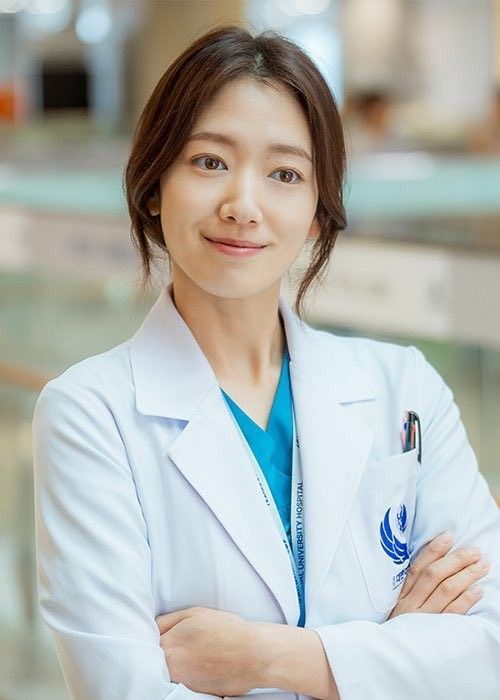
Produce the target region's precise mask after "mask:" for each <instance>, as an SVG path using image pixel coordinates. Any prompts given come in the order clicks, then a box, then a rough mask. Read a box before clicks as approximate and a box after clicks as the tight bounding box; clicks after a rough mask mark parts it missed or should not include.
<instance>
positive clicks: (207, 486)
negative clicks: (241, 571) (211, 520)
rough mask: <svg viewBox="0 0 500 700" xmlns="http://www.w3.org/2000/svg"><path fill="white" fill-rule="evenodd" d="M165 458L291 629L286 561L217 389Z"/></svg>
mask: <svg viewBox="0 0 500 700" xmlns="http://www.w3.org/2000/svg"><path fill="white" fill-rule="evenodd" d="M169 457H170V458H171V459H172V460H173V462H174V463H175V464H176V466H177V468H178V469H180V471H181V472H182V473H183V474H184V476H185V477H186V479H187V480H188V481H189V482H190V484H191V485H192V486H193V488H194V489H196V491H197V492H198V493H199V495H200V496H201V497H202V498H203V500H204V501H205V503H206V504H207V505H208V506H209V508H210V509H211V510H212V512H213V513H214V514H215V516H216V517H217V518H218V519H219V521H220V522H221V523H222V525H223V526H224V528H225V530H226V531H227V533H228V534H229V535H230V537H231V538H232V540H233V541H234V542H235V544H236V545H237V546H238V547H239V549H240V550H241V552H242V553H243V555H244V556H245V557H246V559H247V560H248V561H249V562H250V564H251V565H252V566H253V568H254V569H255V571H256V572H257V573H258V575H259V576H260V577H261V578H262V579H263V580H264V581H265V582H266V584H267V586H268V587H269V589H270V590H271V591H272V593H273V594H274V596H275V598H276V600H277V601H278V603H279V605H280V607H281V609H282V611H283V614H284V617H285V619H286V621H287V623H288V624H292V625H295V624H297V619H298V616H299V607H298V602H297V593H296V590H295V583H294V579H293V573H292V569H291V565H290V560H289V558H288V555H287V553H286V550H285V547H284V546H283V542H282V540H281V536H280V534H279V532H278V529H277V528H276V525H275V523H274V521H273V519H272V516H271V513H270V510H269V508H268V506H267V505H266V502H265V500H264V497H263V495H262V493H261V490H260V487H259V484H258V481H257V478H256V476H255V471H254V467H253V465H252V460H253V457H252V456H251V452H250V450H249V449H248V448H247V447H246V444H245V442H244V439H242V437H241V436H240V434H239V432H238V430H237V428H236V426H235V424H234V422H233V419H232V417H231V415H230V413H229V411H228V409H227V408H226V405H225V402H224V399H223V398H222V394H221V392H220V389H219V387H218V386H214V387H213V388H212V390H211V391H210V392H209V394H208V395H207V396H206V398H205V399H204V401H203V402H202V404H201V405H200V406H199V408H198V409H197V411H196V413H195V414H194V415H193V417H192V419H191V421H190V422H189V424H188V425H187V426H186V428H185V429H184V431H183V432H182V434H181V435H180V437H179V438H178V439H177V440H176V442H175V444H174V446H173V448H172V449H170V451H169ZM221 557H223V552H221ZM229 575H230V572H229ZM242 594H243V595H244V591H242Z"/></svg>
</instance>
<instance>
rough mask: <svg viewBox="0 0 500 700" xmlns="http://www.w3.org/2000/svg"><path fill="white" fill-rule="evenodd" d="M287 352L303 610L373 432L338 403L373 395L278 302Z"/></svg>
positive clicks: (332, 347) (338, 348) (320, 578)
mask: <svg viewBox="0 0 500 700" xmlns="http://www.w3.org/2000/svg"><path fill="white" fill-rule="evenodd" d="M280 309H281V314H282V317H283V319H284V321H285V328H286V334H287V341H288V348H289V352H290V358H291V362H290V378H291V384H292V392H293V402H294V411H295V420H296V425H297V437H298V439H299V445H300V448H299V453H300V458H301V467H302V478H303V482H304V530H305V533H304V534H305V558H306V609H307V611H308V612H310V611H311V609H312V606H313V605H314V602H315V600H316V598H317V596H318V593H319V592H320V590H321V586H322V583H323V582H324V580H325V578H326V576H327V574H328V570H329V569H330V567H331V565H332V562H333V559H334V556H335V552H336V550H337V546H338V544H339V541H340V536H341V534H342V530H343V528H344V525H345V522H346V518H347V514H348V511H349V508H350V506H351V504H352V502H353V499H354V496H355V493H356V489H357V487H358V484H359V481H360V478H361V474H362V471H363V468H364V466H365V464H366V462H367V459H368V455H369V453H370V449H371V445H372V442H373V430H372V429H371V428H370V427H368V426H367V425H365V424H364V423H362V422H361V421H360V419H359V418H358V417H356V416H355V412H353V411H351V410H350V409H349V408H347V406H346V405H344V404H352V403H354V402H357V401H366V400H370V399H372V398H373V397H374V396H375V389H374V386H373V383H372V382H371V380H370V379H369V378H368V377H367V376H366V375H365V374H364V373H363V372H362V371H361V369H360V368H359V367H357V366H356V364H355V363H354V362H353V360H352V358H351V357H350V356H349V354H348V351H346V344H345V343H344V344H342V343H341V342H340V341H339V340H338V339H337V338H335V337H334V336H331V335H328V336H326V335H325V334H323V333H317V332H313V331H311V329H310V328H308V327H306V326H304V325H303V324H302V323H301V322H300V320H299V319H298V318H297V317H296V316H295V315H293V314H292V313H291V310H290V309H289V307H288V305H287V304H286V303H284V302H283V300H282V302H281V304H280Z"/></svg>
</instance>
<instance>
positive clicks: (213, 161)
mask: <svg viewBox="0 0 500 700" xmlns="http://www.w3.org/2000/svg"><path fill="white" fill-rule="evenodd" d="M198 161H201V162H202V163H203V164H204V165H200V166H199V167H200V168H201V169H202V170H219V168H218V167H217V166H218V165H224V163H223V162H222V161H221V159H220V158H216V157H215V156H198V157H197V158H193V160H192V161H191V162H192V163H196V164H198ZM224 167H225V166H224Z"/></svg>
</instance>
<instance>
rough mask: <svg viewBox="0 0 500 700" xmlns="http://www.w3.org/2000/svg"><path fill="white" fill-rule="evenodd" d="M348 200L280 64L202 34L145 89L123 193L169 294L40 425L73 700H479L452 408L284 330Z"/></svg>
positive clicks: (47, 530)
mask: <svg viewBox="0 0 500 700" xmlns="http://www.w3.org/2000/svg"><path fill="white" fill-rule="evenodd" d="M343 175H344V146H343V139H342V129H341V122H340V118H339V114H338V112H337V108H336V105H335V102H334V100H333V97H332V95H331V93H330V91H329V90H328V87H327V85H326V83H325V81H324V80H323V78H322V77H321V75H320V73H319V72H318V70H317V69H316V67H315V66H314V64H313V63H312V62H311V61H310V60H309V59H308V58H307V57H306V55H305V54H304V53H303V52H302V51H301V50H300V49H299V48H298V47H297V46H295V45H294V44H293V43H291V42H289V41H288V40H286V39H284V38H282V37H279V36H277V35H273V34H264V35H260V36H257V37H255V38H253V37H252V36H251V35H250V34H249V33H248V32H247V31H246V30H244V29H243V28H239V27H220V28H218V29H215V30H213V31H211V32H209V33H207V34H206V35H204V36H202V37H201V38H200V39H198V40H197V41H195V42H194V43H193V44H192V45H191V46H190V47H189V48H188V49H187V50H186V51H185V52H184V53H183V54H182V55H181V56H179V58H178V59H177V60H176V61H175V62H174V63H173V64H172V65H171V66H170V67H169V69H168V70H167V71H166V73H165V74H164V75H163V76H162V78H161V79H160V81H159V83H158V84H157V86H156V88H155V89H154V91H153V93H152V95H151V97H150V99H149V101H148V103H147V105H146V107H145V109H144V112H143V114H142V116H141V118H140V121H139V124H138V128H137V129H136V132H135V134H134V140H133V144H132V150H131V154H130V158H129V161H128V165H127V169H126V177H125V187H126V194H127V200H128V206H129V212H130V217H131V221H132V231H133V236H134V240H135V243H136V245H137V247H138V249H139V251H140V254H141V256H142V261H143V266H144V271H145V273H146V277H147V275H148V274H149V271H150V265H151V263H152V262H153V261H154V260H155V254H156V253H158V251H160V252H161V251H165V252H166V253H168V259H169V263H170V270H171V276H172V281H171V283H170V284H169V285H168V286H167V287H166V288H165V289H163V290H162V292H161V294H160V296H159V298H158V300H157V302H156V304H155V305H154V306H153V308H152V309H151V311H150V313H149V314H148V316H147V318H146V319H145V321H144V323H143V325H142V326H141V328H140V329H139V331H138V332H137V333H136V335H134V337H133V338H131V339H130V340H129V341H127V342H125V343H123V344H121V345H119V346H118V347H116V348H113V349H112V350H109V351H107V352H105V353H102V354H100V355H98V356H95V357H91V358H88V359H86V360H84V361H82V362H80V363H78V364H77V365H75V366H73V367H71V368H70V369H69V370H67V371H66V372H64V374H62V375H61V376H60V377H58V378H57V379H55V380H53V381H51V382H49V384H48V385H47V386H46V387H45V389H44V390H43V392H42V394H41V396H40V399H39V401H38V404H37V409H36V413H35V418H34V450H35V480H36V515H37V548H38V567H39V568H38V576H39V579H38V580H39V598H40V610H41V614H42V616H43V618H44V620H45V621H46V623H47V624H48V626H49V627H50V629H51V632H52V635H53V638H54V640H55V644H56V648H57V651H58V654H59V659H60V662H61V666H62V669H63V671H64V675H65V678H66V681H67V684H68V687H69V689H70V692H71V695H72V697H73V698H77V699H78V700H91V699H92V700H96V699H99V698H102V699H103V700H104V699H105V700H114V699H115V698H116V699H117V700H118V698H119V699H120V700H124V699H125V698H127V699H130V700H132V699H136V698H137V699H145V700H156V699H157V700H160V698H162V699H163V698H166V697H167V695H168V696H169V697H170V696H171V697H172V698H181V697H182V698H187V697H191V696H195V695H200V696H201V697H203V696H205V697H212V696H227V695H233V696H234V695H236V696H238V695H245V694H247V693H248V692H249V691H250V690H251V689H260V691H259V692H265V693H271V692H274V691H277V689H280V690H282V691H286V692H284V696H285V697H294V694H296V693H298V694H301V695H302V696H312V697H317V698H328V699H332V700H334V699H335V698H339V697H340V698H342V700H343V699H344V698H347V700H351V699H357V698H364V697H370V698H377V699H379V698H380V699H382V698H383V699H384V700H386V699H387V698H392V697H400V696H401V695H404V696H405V697H406V698H415V699H416V698H418V699H419V700H420V699H421V698H422V697H425V698H436V699H437V698H440V699H442V698H444V697H452V696H453V697H456V698H465V697H469V695H470V693H471V690H472V688H474V690H475V691H476V693H477V695H478V696H479V697H481V698H482V700H486V699H487V698H493V697H497V692H498V688H499V687H500V669H499V665H498V663H494V659H498V657H499V655H500V573H499V566H498V564H499V547H498V543H499V533H500V525H499V518H498V509H497V507H496V505H495V503H494V501H493V498H492V497H491V494H490V492H489V491H488V488H487V486H486V483H485V481H484V479H483V478H482V476H481V475H480V474H479V473H478V471H477V465H476V461H475V458H474V455H473V453H472V450H471V448H470V446H469V444H468V442H467V439H466V436H465V432H464V429H463V426H462V424H461V422H460V420H459V414H458V409H457V407H456V406H455V404H454V403H453V398H452V395H451V392H450V390H449V389H448V388H447V387H446V386H445V384H444V383H443V381H442V380H441V378H440V377H439V376H438V374H437V373H436V372H435V370H434V369H433V368H432V367H431V366H429V364H428V363H427V362H426V361H425V359H424V357H423V356H422V354H421V353H420V352H419V351H417V350H416V349H415V348H414V347H400V346H397V345H392V344H388V343H380V342H375V341H372V340H368V339H359V338H358V339H354V338H344V337H337V336H335V335H332V334H327V333H324V332H320V331H316V330H313V329H312V328H310V327H308V326H307V325H306V324H305V323H303V322H302V321H301V319H300V318H299V316H298V315H297V314H298V313H299V312H300V309H301V304H302V302H303V298H304V294H305V293H306V291H307V289H308V288H309V287H310V285H311V284H312V283H313V282H314V281H316V280H317V279H318V278H319V276H320V274H321V272H322V271H323V270H324V268H325V265H326V264H327V262H328V260H329V257H330V254H331V252H332V249H333V246H334V243H335V239H336V236H337V233H338V231H339V230H341V229H342V228H344V226H345V216H344V208H343V204H342V180H343ZM307 239H309V242H310V243H312V244H313V245H312V254H311V264H310V266H309V268H308V269H307V271H306V273H305V276H304V277H303V279H302V280H301V283H300V286H299V293H298V298H297V303H296V311H297V314H296V313H294V312H293V311H292V310H291V309H290V307H289V306H288V304H287V303H286V301H285V300H284V299H283V298H281V297H280V296H279V293H280V283H281V280H282V278H283V276H284V275H285V274H286V273H287V272H288V271H289V269H290V267H291V266H292V264H293V262H294V261H295V260H296V258H297V256H298V255H299V253H300V251H301V250H302V248H303V247H304V245H305V244H306V240H307ZM406 409H411V410H413V411H415V412H416V413H417V414H418V415H419V417H420V421H421V427H422V436H421V440H422V442H421V444H415V443H411V444H406V443H405V444H404V445H403V447H405V448H406V451H402V448H403V447H402V444H401V441H400V434H399V432H400V429H401V421H402V420H403V418H404V416H405V410H406ZM407 422H409V421H407ZM410 438H411V435H410ZM420 450H421V463H420V462H419V457H420V454H419V453H420ZM445 530H449V531H451V535H452V537H453V538H454V545H456V548H454V549H451V547H452V542H451V541H448V542H446V541H439V540H437V539H436V538H437V536H438V535H440V534H442V533H443V531H445ZM429 543H430V544H429ZM470 544H475V545H478V546H479V547H481V549H482V551H483V552H484V553H485V555H486V557H487V559H489V561H490V563H491V569H490V571H489V573H488V575H487V576H485V573H486V571H485V570H484V569H479V570H475V569H474V568H473V566H472V565H473V564H477V562H478V561H479V559H480V554H479V553H478V552H477V551H473V550H469V548H468V546H469V545H470ZM417 554H418V556H417ZM410 561H411V562H412V566H411V567H409V566H408V565H409V562H410ZM482 577H484V578H483V582H482V584H483V591H484V594H483V596H482V597H481V595H480V593H479V595H478V594H477V593H476V594H475V595H474V594H473V593H472V592H471V589H470V586H471V584H473V583H474V582H475V581H477V580H478V579H479V578H482ZM405 578H406V580H405ZM435 613H443V614H435ZM450 613H455V614H450ZM465 613H467V614H465ZM155 620H156V623H155Z"/></svg>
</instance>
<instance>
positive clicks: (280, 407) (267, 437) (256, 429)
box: [221, 349, 293, 548]
mask: <svg viewBox="0 0 500 700" xmlns="http://www.w3.org/2000/svg"><path fill="white" fill-rule="evenodd" d="M289 360H290V357H289V355H288V349H285V353H284V355H283V362H282V365H281V372H280V378H279V381H278V387H277V389H276V394H275V396H274V400H273V404H272V407H271V412H270V414H269V419H268V423H267V429H266V430H263V428H261V427H260V425H257V423H255V421H253V420H252V418H250V416H248V415H247V414H246V413H245V412H244V411H243V410H242V409H241V408H240V407H239V406H238V404H237V403H235V402H234V401H233V400H232V398H231V397H230V396H229V395H228V394H226V392H225V391H224V390H223V389H222V388H221V391H222V394H223V396H224V398H225V400H226V403H227V404H228V406H229V408H230V409H231V411H232V413H233V415H234V417H235V419H236V421H237V423H238V425H239V427H240V430H241V432H242V433H243V435H244V436H245V439H246V440H247V442H248V444H249V446H250V449H251V450H252V452H253V454H254V456H255V459H256V460H257V462H258V463H259V466H260V468H261V470H262V473H263V474H264V476H265V478H266V481H267V483H268V486H269V489H270V491H271V493H272V496H273V498H274V502H275V503H276V507H277V509H278V512H279V514H280V517H281V521H282V523H283V527H284V529H285V532H286V535H287V537H288V541H289V543H290V548H292V542H291V525H290V497H291V488H292V440H293V426H292V421H293V415H292V390H291V385H290V371H289V367H288V363H289Z"/></svg>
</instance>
